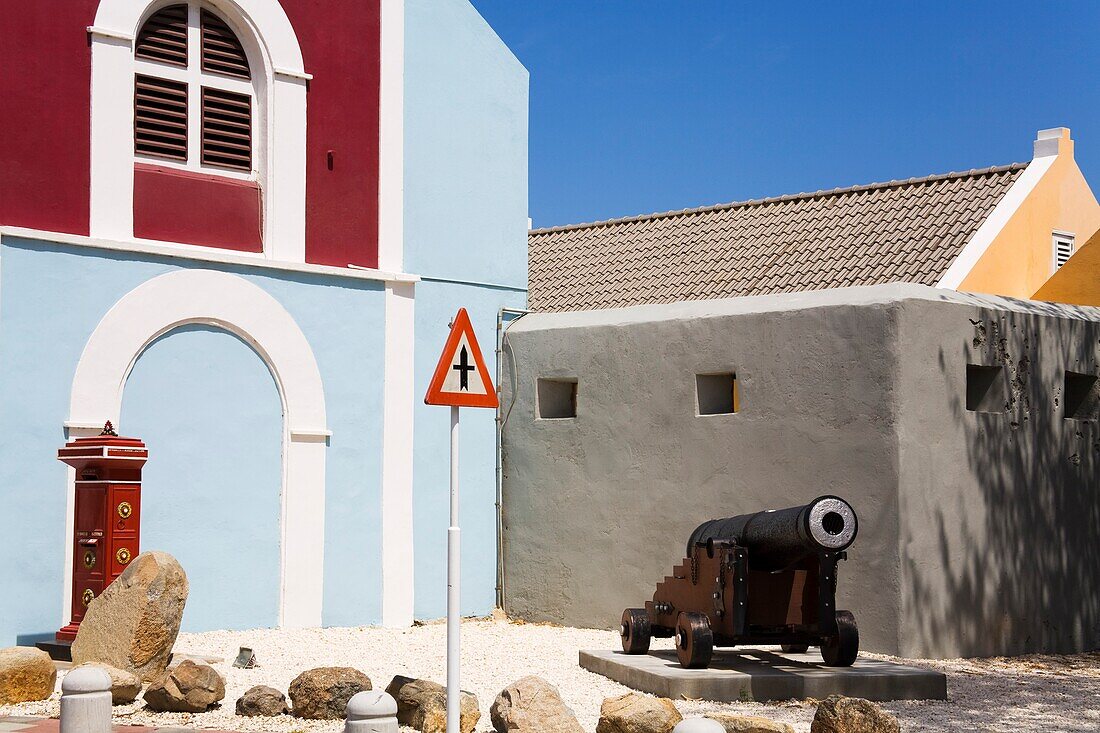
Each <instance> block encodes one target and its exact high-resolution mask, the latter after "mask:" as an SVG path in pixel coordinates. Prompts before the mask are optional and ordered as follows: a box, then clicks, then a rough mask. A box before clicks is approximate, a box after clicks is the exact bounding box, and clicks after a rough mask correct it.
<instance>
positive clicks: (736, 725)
mask: <svg viewBox="0 0 1100 733" xmlns="http://www.w3.org/2000/svg"><path fill="white" fill-rule="evenodd" d="M706 717H708V718H710V719H711V720H715V721H718V722H719V723H721V724H722V727H723V728H725V729H726V733H794V728H792V727H791V726H789V725H787V724H786V723H780V722H778V721H775V720H769V719H768V718H759V717H757V716H755V715H733V714H732V713H710V714H709V715H707V716H706Z"/></svg>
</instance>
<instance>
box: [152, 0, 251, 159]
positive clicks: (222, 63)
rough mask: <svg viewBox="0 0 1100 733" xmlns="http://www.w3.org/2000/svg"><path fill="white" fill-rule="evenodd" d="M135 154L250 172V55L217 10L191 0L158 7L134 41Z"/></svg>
mask: <svg viewBox="0 0 1100 733" xmlns="http://www.w3.org/2000/svg"><path fill="white" fill-rule="evenodd" d="M134 56H135V64H136V67H137V71H136V74H135V78H134V153H135V155H136V156H137V157H138V158H141V159H143V158H150V159H154V160H156V161H158V162H165V161H172V162H174V163H175V164H176V165H182V166H184V167H186V168H191V169H198V170H202V169H213V170H212V171H211V172H214V170H216V171H221V172H229V173H230V174H236V175H242V174H247V175H251V174H252V173H253V172H254V171H253V160H254V158H255V155H254V145H255V141H256V138H257V135H256V123H257V112H256V92H255V87H254V86H253V83H252V69H251V67H250V65H249V59H248V54H247V52H246V51H245V48H244V45H243V44H242V43H241V40H240V38H238V36H237V34H236V33H235V32H234V31H233V29H232V28H231V27H230V25H229V23H227V22H226V21H225V20H224V19H223V18H222V17H220V16H219V15H218V14H217V13H216V12H215V11H214V10H212V9H211V8H208V7H206V6H205V5H203V3H201V2H198V1H196V0H191V1H190V2H185V3H176V4H172V5H167V6H165V7H162V8H160V9H159V10H157V11H156V12H155V13H153V15H151V16H150V17H149V18H148V20H146V21H145V23H144V25H142V27H141V30H140V31H139V33H138V36H137V40H136V42H135V44H134Z"/></svg>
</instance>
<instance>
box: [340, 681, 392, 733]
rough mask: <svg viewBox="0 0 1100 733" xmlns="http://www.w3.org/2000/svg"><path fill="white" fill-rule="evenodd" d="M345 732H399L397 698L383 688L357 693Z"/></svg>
mask: <svg viewBox="0 0 1100 733" xmlns="http://www.w3.org/2000/svg"><path fill="white" fill-rule="evenodd" d="M344 733H397V700H394V699H393V696H391V695H389V694H388V693H386V692H383V691H382V690H367V691H366V692H357V693H355V694H354V695H352V698H351V699H350V700H348V719H347V721H346V722H345V723H344Z"/></svg>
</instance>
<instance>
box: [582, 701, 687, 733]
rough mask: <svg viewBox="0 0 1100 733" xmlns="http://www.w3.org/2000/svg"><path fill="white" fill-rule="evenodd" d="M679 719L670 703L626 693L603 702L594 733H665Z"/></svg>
mask: <svg viewBox="0 0 1100 733" xmlns="http://www.w3.org/2000/svg"><path fill="white" fill-rule="evenodd" d="M683 719H684V718H683V716H682V715H680V711H679V710H677V709H676V706H675V705H674V704H673V703H672V700H669V699H667V698H664V697H650V696H648V695H639V694H638V693H637V692H628V693H627V694H625V695H620V696H619V697H609V698H606V699H605V700H604V701H603V705H601V706H600V722H599V723H597V724H596V733H669V732H670V731H671V730H672V729H673V728H675V727H676V724H677V723H679V722H680V721H681V720H683Z"/></svg>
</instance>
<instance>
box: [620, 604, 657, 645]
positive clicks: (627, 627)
mask: <svg viewBox="0 0 1100 733" xmlns="http://www.w3.org/2000/svg"><path fill="white" fill-rule="evenodd" d="M619 636H620V638H622V641H623V651H624V652H626V653H627V654H645V653H646V652H648V651H649V640H650V639H651V638H652V637H653V633H652V631H651V630H650V626H649V614H648V613H646V611H645V609H644V608H628V609H626V610H625V611H623V620H622V624H621V625H620V626H619Z"/></svg>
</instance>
